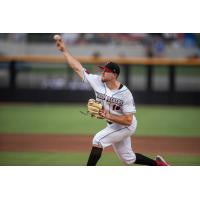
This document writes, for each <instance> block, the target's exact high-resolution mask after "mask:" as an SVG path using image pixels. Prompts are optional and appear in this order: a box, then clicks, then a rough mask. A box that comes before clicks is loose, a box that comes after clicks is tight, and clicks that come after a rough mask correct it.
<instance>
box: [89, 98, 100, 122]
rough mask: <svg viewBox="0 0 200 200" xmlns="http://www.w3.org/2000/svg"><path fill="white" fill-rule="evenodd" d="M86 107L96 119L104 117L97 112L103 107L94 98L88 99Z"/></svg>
mask: <svg viewBox="0 0 200 200" xmlns="http://www.w3.org/2000/svg"><path fill="white" fill-rule="evenodd" d="M87 107H88V112H89V114H90V115H91V117H95V118H97V119H104V117H102V116H101V115H100V114H99V111H100V110H102V109H103V106H102V105H101V103H99V102H97V101H96V100H94V99H89V100H88V104H87Z"/></svg>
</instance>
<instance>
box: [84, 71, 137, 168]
mask: <svg viewBox="0 0 200 200" xmlns="http://www.w3.org/2000/svg"><path fill="white" fill-rule="evenodd" d="M83 82H87V83H89V84H90V85H91V87H92V88H93V90H94V92H95V95H96V100H97V101H98V102H101V104H102V105H103V106H104V109H105V110H107V111H109V112H110V113H111V114H114V115H126V114H130V113H136V108H135V103H134V99H133V96H132V94H131V92H130V90H129V89H128V88H127V87H126V86H125V85H122V84H121V85H120V88H119V89H116V90H110V89H109V88H108V87H107V86H106V84H105V83H103V82H102V81H101V76H99V75H94V74H89V73H87V72H86V70H85V69H84V70H83ZM136 126H137V120H136V118H135V116H133V120H132V123H131V125H130V126H126V125H121V124H117V123H112V124H109V123H108V126H107V127H106V128H105V129H103V130H102V131H100V132H99V133H97V134H96V135H95V137H94V139H93V144H94V145H100V146H102V147H103V148H105V147H107V146H110V145H112V146H113V148H114V150H115V152H116V153H117V155H118V156H119V157H120V158H121V159H122V160H123V161H124V162H125V163H126V164H131V163H133V162H134V161H135V154H134V153H133V151H132V148H131V140H130V136H131V135H132V134H133V133H134V132H135V129H136Z"/></svg>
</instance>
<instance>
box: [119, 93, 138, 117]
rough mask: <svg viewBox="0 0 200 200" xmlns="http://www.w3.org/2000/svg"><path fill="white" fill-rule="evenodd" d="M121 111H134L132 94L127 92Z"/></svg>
mask: <svg viewBox="0 0 200 200" xmlns="http://www.w3.org/2000/svg"><path fill="white" fill-rule="evenodd" d="M122 112H123V113H124V114H125V113H127V114H128V113H136V108H135V102H134V99H133V96H132V94H131V93H130V94H128V95H127V98H126V100H125V102H124V104H123V106H122Z"/></svg>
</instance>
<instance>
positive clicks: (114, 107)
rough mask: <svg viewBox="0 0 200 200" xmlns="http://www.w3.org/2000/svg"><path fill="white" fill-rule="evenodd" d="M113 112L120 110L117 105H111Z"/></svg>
mask: <svg viewBox="0 0 200 200" xmlns="http://www.w3.org/2000/svg"><path fill="white" fill-rule="evenodd" d="M112 109H113V110H119V109H120V107H119V106H118V105H113V108H112Z"/></svg>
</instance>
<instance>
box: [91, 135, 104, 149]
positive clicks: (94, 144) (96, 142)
mask: <svg viewBox="0 0 200 200" xmlns="http://www.w3.org/2000/svg"><path fill="white" fill-rule="evenodd" d="M92 145H93V146H97V147H101V148H103V145H102V144H101V142H100V141H99V139H98V138H97V137H96V136H94V138H93V140H92Z"/></svg>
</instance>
